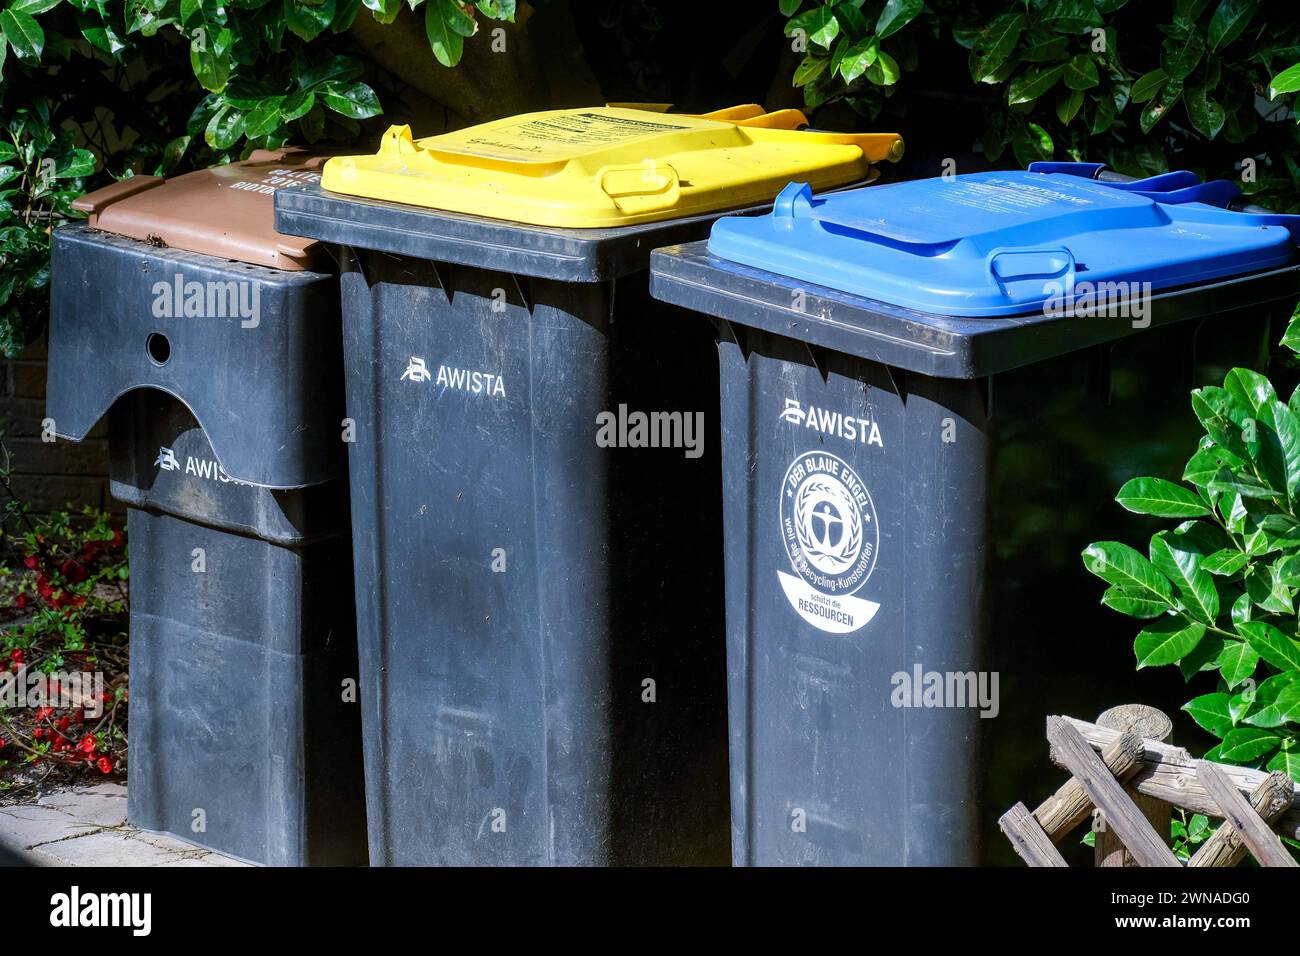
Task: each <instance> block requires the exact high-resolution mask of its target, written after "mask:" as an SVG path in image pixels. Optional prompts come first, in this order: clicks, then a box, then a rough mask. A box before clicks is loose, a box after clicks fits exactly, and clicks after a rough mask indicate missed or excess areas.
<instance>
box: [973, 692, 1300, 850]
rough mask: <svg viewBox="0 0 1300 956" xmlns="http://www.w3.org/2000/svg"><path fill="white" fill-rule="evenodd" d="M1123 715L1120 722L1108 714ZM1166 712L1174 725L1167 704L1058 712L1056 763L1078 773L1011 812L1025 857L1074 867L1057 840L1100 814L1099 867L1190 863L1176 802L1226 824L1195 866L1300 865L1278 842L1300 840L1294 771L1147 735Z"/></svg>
mask: <svg viewBox="0 0 1300 956" xmlns="http://www.w3.org/2000/svg"><path fill="white" fill-rule="evenodd" d="M1117 712H1123V713H1121V714H1120V717H1119V719H1118V720H1111V721H1107V720H1106V718H1107V717H1108V715H1113V714H1115V713H1117ZM1156 718H1159V719H1156ZM1161 719H1162V720H1163V722H1164V724H1166V725H1167V724H1168V718H1165V717H1164V715H1162V714H1160V713H1159V711H1154V710H1152V709H1151V708H1140V707H1129V708H1116V712H1111V711H1108V712H1107V714H1103V715H1102V717H1101V718H1098V723H1097V724H1090V723H1087V722H1086V721H1082V720H1075V719H1074V718H1072V717H1048V718H1047V740H1048V742H1049V744H1050V745H1051V756H1052V762H1053V763H1055V764H1056V765H1057V766H1059V767H1061V768H1062V769H1064V770H1066V771H1067V772H1068V773H1069V774H1070V779H1069V780H1068V781H1066V783H1065V784H1063V785H1062V786H1061V788H1060V789H1059V790H1057V791H1056V793H1054V794H1053V795H1052V796H1050V797H1048V798H1047V799H1046V800H1044V801H1043V802H1042V803H1041V804H1040V805H1039V806H1038V808H1037V809H1036V810H1034V811H1033V812H1032V813H1031V812H1030V811H1029V809H1028V808H1027V807H1026V806H1025V805H1024V804H1023V803H1017V804H1016V805H1015V806H1014V807H1012V808H1011V809H1010V810H1008V811H1007V812H1006V813H1005V814H1003V815H1002V818H1001V819H1000V820H999V824H1000V826H1001V828H1002V832H1003V833H1004V834H1005V835H1006V837H1007V839H1008V840H1010V841H1011V845H1012V846H1013V847H1014V848H1015V850H1016V852H1017V853H1018V854H1020V856H1021V858H1022V859H1024V861H1025V862H1026V863H1028V864H1029V865H1030V866H1066V865H1067V864H1066V862H1065V858H1064V857H1062V856H1061V853H1060V851H1059V850H1057V848H1056V844H1058V843H1060V842H1061V840H1062V839H1063V838H1064V837H1065V836H1066V835H1067V834H1069V833H1070V832H1071V831H1073V830H1074V829H1075V828H1076V827H1078V826H1080V825H1081V824H1083V823H1084V822H1086V821H1091V820H1093V819H1094V814H1095V813H1096V812H1097V811H1100V819H1101V821H1102V823H1103V824H1104V827H1103V828H1102V829H1100V831H1099V832H1098V834H1097V846H1096V851H1095V853H1096V858H1097V862H1098V865H1102V866H1182V865H1183V864H1181V863H1180V862H1179V861H1178V858H1177V857H1176V856H1174V853H1173V851H1172V850H1171V849H1170V847H1169V819H1170V814H1171V813H1172V810H1171V807H1175V806H1176V807H1181V808H1183V809H1184V810H1190V811H1192V812H1194V813H1203V814H1205V815H1206V816H1209V817H1215V818H1220V819H1222V820H1223V821H1224V822H1223V825H1221V826H1220V827H1219V828H1218V829H1217V830H1216V831H1215V833H1214V835H1213V836H1211V837H1210V838H1209V839H1208V840H1206V841H1205V842H1204V843H1203V844H1201V846H1200V848H1199V849H1197V851H1196V852H1195V853H1194V854H1193V855H1192V856H1191V858H1190V859H1189V860H1188V861H1187V866H1189V867H1204V866H1235V865H1236V864H1237V863H1239V862H1240V861H1241V860H1242V859H1243V858H1244V857H1245V855H1246V854H1247V853H1250V854H1251V855H1252V856H1253V857H1254V858H1255V860H1256V861H1257V862H1258V863H1259V864H1260V865H1261V866H1296V865H1297V864H1296V861H1295V859H1294V858H1293V857H1292V855H1291V853H1290V852H1289V851H1288V850H1287V848H1286V847H1285V846H1284V845H1283V844H1282V841H1281V840H1280V839H1278V833H1282V834H1285V835H1286V836H1288V837H1291V838H1292V839H1296V840H1300V801H1298V800H1297V793H1296V786H1295V784H1294V783H1292V781H1291V780H1290V779H1289V778H1288V777H1287V776H1286V774H1283V773H1280V772H1276V773H1271V774H1270V773H1264V772H1262V771H1259V770H1251V769H1248V768H1245V767H1232V766H1228V765H1226V764H1216V763H1211V762H1208V761H1205V760H1195V759H1193V758H1192V757H1191V756H1190V755H1189V754H1188V753H1187V751H1185V750H1183V749H1181V748H1179V747H1174V746H1171V745H1169V744H1168V743H1166V742H1164V741H1163V740H1160V739H1152V737H1149V736H1144V730H1146V731H1147V732H1149V731H1150V729H1151V728H1152V727H1153V726H1157V725H1159V724H1160V720H1161ZM1104 724H1109V725H1108V726H1104ZM1156 736H1159V734H1157V735H1156ZM1094 829H1097V828H1094Z"/></svg>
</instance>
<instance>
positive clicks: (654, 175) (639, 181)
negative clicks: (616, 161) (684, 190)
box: [596, 159, 681, 213]
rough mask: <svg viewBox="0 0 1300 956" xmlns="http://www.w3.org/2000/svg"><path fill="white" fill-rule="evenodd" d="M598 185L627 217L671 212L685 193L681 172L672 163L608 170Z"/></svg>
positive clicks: (598, 176) (599, 174) (600, 175)
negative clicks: (683, 192)
mask: <svg viewBox="0 0 1300 956" xmlns="http://www.w3.org/2000/svg"><path fill="white" fill-rule="evenodd" d="M596 181H597V182H598V183H600V188H601V191H602V192H604V193H605V195H606V196H608V197H609V198H610V199H611V200H612V201H613V203H614V205H615V206H617V207H618V208H619V209H620V210H622V211H623V212H627V213H640V212H648V211H650V210H652V209H671V208H672V207H673V206H675V205H676V204H677V200H678V198H679V196H680V193H681V180H680V178H679V177H678V175H677V170H676V169H674V168H673V167H672V166H671V165H669V164H668V163H657V162H655V161H654V160H651V159H648V160H646V161H645V162H643V163H627V164H624V165H619V166H606V167H605V168H604V169H601V170H599V171H598V172H597V173H596Z"/></svg>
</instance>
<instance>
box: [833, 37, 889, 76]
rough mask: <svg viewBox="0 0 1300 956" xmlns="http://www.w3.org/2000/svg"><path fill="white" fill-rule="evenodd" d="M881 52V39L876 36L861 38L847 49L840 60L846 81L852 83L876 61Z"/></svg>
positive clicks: (841, 72) (841, 74) (841, 70)
mask: <svg viewBox="0 0 1300 956" xmlns="http://www.w3.org/2000/svg"><path fill="white" fill-rule="evenodd" d="M879 53H880V41H879V40H878V39H877V38H876V37H871V38H870V39H868V40H861V41H859V42H858V43H855V44H853V45H852V46H851V47H848V48H847V49H846V50H845V53H844V58H843V59H842V60H840V67H839V69H840V76H842V77H844V82H845V83H852V82H853V81H854V80H856V79H857V78H858V77H860V76H861V75H862V74H863V73H865V72H867V68H868V67H870V66H871V64H873V63H875V62H876V57H877V56H878V55H879Z"/></svg>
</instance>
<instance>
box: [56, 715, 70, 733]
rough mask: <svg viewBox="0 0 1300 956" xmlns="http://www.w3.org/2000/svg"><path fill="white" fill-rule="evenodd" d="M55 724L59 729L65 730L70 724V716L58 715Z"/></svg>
mask: <svg viewBox="0 0 1300 956" xmlns="http://www.w3.org/2000/svg"><path fill="white" fill-rule="evenodd" d="M55 726H56V727H58V728H59V730H67V729H68V728H69V727H71V726H72V718H71V717H60V718H59V722H58V723H57V724H56V725H55Z"/></svg>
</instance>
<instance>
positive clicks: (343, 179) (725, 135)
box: [321, 104, 903, 228]
mask: <svg viewBox="0 0 1300 956" xmlns="http://www.w3.org/2000/svg"><path fill="white" fill-rule="evenodd" d="M664 109H665V108H664V107H663V106H661V105H659V104H654V105H644V104H640V105H627V104H620V105H614V106H603V107H591V108H588V109H568V110H547V111H546V112H542V113H527V114H524V115H522V116H513V117H510V118H508V119H503V120H496V121H494V122H491V123H484V124H482V125H480V126H472V127H470V128H468V129H463V130H458V131H456V132H454V133H445V134H443V135H441V136H430V137H428V138H427V139H418V140H417V139H413V138H412V136H411V129H410V127H409V126H393V127H390V128H389V130H388V132H386V133H385V134H384V137H383V141H382V142H381V144H380V147H379V152H378V153H376V154H375V155H373V156H336V157H334V158H333V159H331V160H329V162H327V163H326V164H325V169H324V172H323V175H322V177H321V185H322V186H323V187H324V188H325V189H328V190H331V191H333V192H338V193H346V194H348V195H351V196H364V197H366V198H369V199H384V200H388V201H391V202H400V203H407V204H411V205H416V206H427V207H430V208H434V209H443V210H448V211H451V212H461V213H471V214H474V215H480V216H490V217H493V218H495V219H505V220H510V221H512V222H519V223H529V224H532V225H538V226H558V227H564V228H600V227H607V226H627V225H632V224H635V223H642V222H652V221H655V220H660V219H672V218H677V217H682V216H691V215H696V214H701V213H706V212H712V211H715V210H720V209H734V208H738V207H741V206H749V205H756V204H759V203H765V202H770V201H771V200H772V197H773V196H775V195H776V194H777V193H778V192H780V191H781V189H782V188H783V187H784V186H785V185H786V184H787V183H789V182H790V181H791V180H798V181H800V182H806V183H809V184H811V185H812V187H813V189H814V190H819V189H826V188H829V187H833V186H840V185H844V184H845V183H851V182H858V181H867V180H870V179H874V178H875V177H876V176H877V175H878V173H877V172H876V171H875V170H874V169H873V168H872V165H871V164H872V163H874V162H880V161H882V160H890V161H897V160H898V159H900V158H901V157H902V155H903V140H902V138H901V137H900V136H898V135H897V134H895V133H828V132H822V131H817V130H805V129H800V127H803V126H806V125H807V120H806V119H805V118H804V115H803V114H802V113H800V112H799V111H798V110H781V111H778V112H775V113H765V112H764V111H763V109H762V107H759V106H753V105H744V106H734V107H730V108H728V109H725V110H718V111H717V112H715V113H708V114H704V115H688V114H681V113H667V112H665V111H664Z"/></svg>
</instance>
